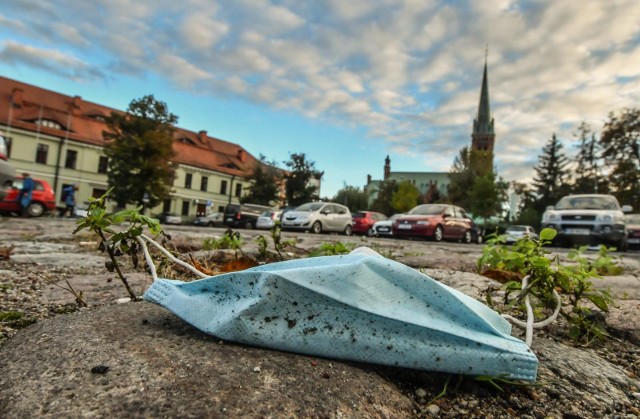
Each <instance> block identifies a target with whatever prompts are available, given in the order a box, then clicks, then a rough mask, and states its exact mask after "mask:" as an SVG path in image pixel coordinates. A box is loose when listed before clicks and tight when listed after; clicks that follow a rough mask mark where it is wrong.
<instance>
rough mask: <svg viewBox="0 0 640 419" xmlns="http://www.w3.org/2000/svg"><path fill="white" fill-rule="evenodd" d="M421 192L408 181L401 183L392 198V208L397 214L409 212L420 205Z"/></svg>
mask: <svg viewBox="0 0 640 419" xmlns="http://www.w3.org/2000/svg"><path fill="white" fill-rule="evenodd" d="M418 198H420V191H419V190H418V188H416V185H414V184H413V183H411V182H410V181H408V180H405V181H403V182H400V183H399V184H398V188H397V189H396V191H395V192H394V193H393V196H392V197H391V207H392V208H393V209H394V210H395V211H396V212H407V211H409V210H410V209H412V208H413V207H415V206H416V205H418Z"/></svg>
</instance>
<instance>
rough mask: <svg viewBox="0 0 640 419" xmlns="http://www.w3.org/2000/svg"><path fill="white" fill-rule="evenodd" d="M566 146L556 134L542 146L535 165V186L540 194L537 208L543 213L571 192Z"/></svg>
mask: <svg viewBox="0 0 640 419" xmlns="http://www.w3.org/2000/svg"><path fill="white" fill-rule="evenodd" d="M563 148H564V146H563V145H562V143H561V142H560V141H559V140H558V138H557V137H556V135H555V134H553V135H552V136H551V139H550V140H549V142H547V144H546V145H545V146H544V147H543V148H542V154H540V155H539V156H538V165H537V166H536V167H534V168H533V169H534V171H535V172H536V174H535V175H534V177H533V186H534V188H535V191H536V193H537V195H538V200H537V201H536V210H537V211H538V212H540V213H541V214H542V212H544V210H545V208H546V207H547V206H549V205H554V204H555V203H556V202H557V201H558V200H559V199H560V198H561V197H563V196H564V195H567V194H568V193H569V190H570V187H569V184H568V181H569V169H568V165H569V158H568V157H567V156H566V155H565V154H564V152H563V150H562V149H563Z"/></svg>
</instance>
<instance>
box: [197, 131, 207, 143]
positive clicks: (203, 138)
mask: <svg viewBox="0 0 640 419" xmlns="http://www.w3.org/2000/svg"><path fill="white" fill-rule="evenodd" d="M198 139H199V140H200V141H201V142H203V143H204V142H205V141H207V131H205V130H200V131H198Z"/></svg>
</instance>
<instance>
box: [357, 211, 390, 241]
mask: <svg viewBox="0 0 640 419" xmlns="http://www.w3.org/2000/svg"><path fill="white" fill-rule="evenodd" d="M351 217H352V218H353V230H352V231H353V234H366V235H367V236H369V237H371V236H373V228H372V227H373V225H374V224H375V223H376V221H383V220H386V219H387V216H386V215H384V214H381V213H379V212H373V211H358V212H354V213H351Z"/></svg>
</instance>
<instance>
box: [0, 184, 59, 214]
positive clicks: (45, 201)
mask: <svg viewBox="0 0 640 419" xmlns="http://www.w3.org/2000/svg"><path fill="white" fill-rule="evenodd" d="M22 179H23V178H21V177H19V178H16V179H15V180H14V181H13V183H12V184H10V187H9V189H8V191H7V195H6V196H5V197H4V199H3V200H2V201H0V212H14V213H18V214H19V213H20V202H19V201H18V195H19V194H20V190H21V189H22ZM55 209H56V197H55V194H54V193H53V189H51V185H49V183H47V181H45V180H41V179H33V193H32V195H31V203H30V204H29V206H28V207H27V214H29V216H30V217H39V216H41V215H43V214H46V213H49V212H51V211H54V210H55Z"/></svg>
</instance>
